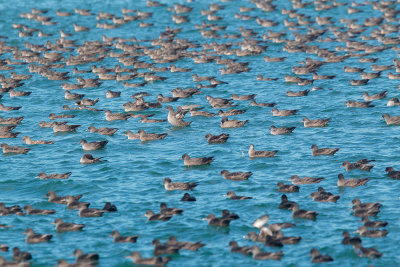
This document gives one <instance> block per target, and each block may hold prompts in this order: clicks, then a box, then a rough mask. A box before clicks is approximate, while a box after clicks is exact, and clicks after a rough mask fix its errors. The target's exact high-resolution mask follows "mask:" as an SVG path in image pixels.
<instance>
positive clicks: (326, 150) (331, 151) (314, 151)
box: [311, 145, 339, 156]
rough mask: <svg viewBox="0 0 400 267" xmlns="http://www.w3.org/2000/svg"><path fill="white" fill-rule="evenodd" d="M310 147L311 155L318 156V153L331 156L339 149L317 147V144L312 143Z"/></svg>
mask: <svg viewBox="0 0 400 267" xmlns="http://www.w3.org/2000/svg"><path fill="white" fill-rule="evenodd" d="M311 149H312V155H313V156H320V155H327V156H332V155H335V153H336V152H338V151H339V148H318V146H317V145H312V146H311Z"/></svg>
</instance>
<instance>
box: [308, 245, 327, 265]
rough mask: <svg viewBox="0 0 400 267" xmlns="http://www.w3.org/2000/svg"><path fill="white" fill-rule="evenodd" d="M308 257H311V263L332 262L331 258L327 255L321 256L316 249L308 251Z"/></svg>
mask: <svg viewBox="0 0 400 267" xmlns="http://www.w3.org/2000/svg"><path fill="white" fill-rule="evenodd" d="M310 255H311V258H312V260H311V262H312V263H321V262H330V261H333V258H332V257H331V256H329V255H322V254H321V252H319V250H318V249H316V248H313V249H311V251H310Z"/></svg>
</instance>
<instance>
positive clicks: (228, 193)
mask: <svg viewBox="0 0 400 267" xmlns="http://www.w3.org/2000/svg"><path fill="white" fill-rule="evenodd" d="M225 196H227V197H229V199H235V200H246V199H252V197H246V196H238V195H236V193H235V192H234V191H228V192H227V193H226V195H225Z"/></svg>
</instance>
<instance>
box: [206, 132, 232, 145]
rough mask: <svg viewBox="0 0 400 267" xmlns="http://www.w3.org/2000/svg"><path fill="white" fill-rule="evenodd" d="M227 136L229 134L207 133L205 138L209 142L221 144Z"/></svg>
mask: <svg viewBox="0 0 400 267" xmlns="http://www.w3.org/2000/svg"><path fill="white" fill-rule="evenodd" d="M228 138H229V134H226V133H222V134H220V135H212V134H210V133H209V134H207V135H206V139H207V142H208V143H209V144H223V143H225V142H226V141H227V140H228Z"/></svg>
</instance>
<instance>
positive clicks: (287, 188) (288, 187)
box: [277, 182, 300, 193]
mask: <svg viewBox="0 0 400 267" xmlns="http://www.w3.org/2000/svg"><path fill="white" fill-rule="evenodd" d="M277 186H278V192H285V193H294V192H299V190H300V187H298V186H297V185H292V184H284V183H282V182H279V183H278V184H277Z"/></svg>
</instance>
